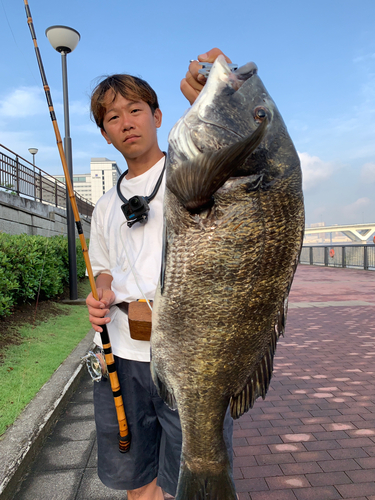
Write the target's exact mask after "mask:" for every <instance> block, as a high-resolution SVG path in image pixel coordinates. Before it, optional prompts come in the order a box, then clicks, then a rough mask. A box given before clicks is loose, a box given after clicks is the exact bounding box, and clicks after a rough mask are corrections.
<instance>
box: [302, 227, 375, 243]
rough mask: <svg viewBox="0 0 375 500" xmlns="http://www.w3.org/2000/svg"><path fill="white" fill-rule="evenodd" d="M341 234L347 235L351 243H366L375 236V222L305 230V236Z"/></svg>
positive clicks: (307, 228)
mask: <svg viewBox="0 0 375 500" xmlns="http://www.w3.org/2000/svg"><path fill="white" fill-rule="evenodd" d="M339 232H341V233H343V234H345V236H347V237H348V238H349V239H350V240H351V241H356V242H362V243H365V242H366V241H367V240H368V239H369V238H371V236H373V235H374V234H375V222H372V223H371V222H370V223H366V224H349V225H335V226H319V227H306V228H305V236H306V235H308V234H322V233H339Z"/></svg>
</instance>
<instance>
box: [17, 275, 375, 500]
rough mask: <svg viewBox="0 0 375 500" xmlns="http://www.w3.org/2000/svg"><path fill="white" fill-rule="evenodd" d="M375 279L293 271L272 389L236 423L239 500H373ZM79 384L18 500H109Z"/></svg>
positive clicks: (87, 395) (117, 495) (86, 385)
mask: <svg viewBox="0 0 375 500" xmlns="http://www.w3.org/2000/svg"><path fill="white" fill-rule="evenodd" d="M374 306H375V273H374V272H371V271H356V270H351V269H332V268H319V267H310V266H300V267H299V268H298V271H297V275H296V279H295V282H294V284H293V288H292V292H291V295H290V310H289V316H288V323H287V330H286V336H285V339H281V341H280V342H279V345H278V348H277V353H276V358H275V370H274V376H273V379H272V384H271V388H270V390H269V393H268V395H267V397H266V400H265V401H262V400H258V401H257V402H256V403H255V406H254V408H253V409H252V410H250V412H249V413H247V414H245V415H244V416H243V417H241V418H240V419H239V420H238V421H236V422H235V432H234V451H235V463H234V465H235V468H234V474H235V478H236V485H237V491H238V493H239V496H240V500H310V499H311V500H334V499H341V498H345V499H350V500H354V499H355V500H365V499H367V500H375V384H374V376H375V364H374V356H375V307H374ZM90 384H91V382H89V381H88V380H87V379H85V380H84V381H83V382H82V383H81V386H80V388H79V390H78V391H77V393H76V395H75V396H74V398H73V400H72V401H71V403H70V404H69V407H68V409H67V411H66V412H65V414H64V416H63V417H62V419H61V420H60V421H59V423H58V424H57V427H56V428H55V430H54V432H53V434H52V435H51V436H50V438H49V439H48V440H47V443H46V445H45V447H44V448H43V450H42V452H41V453H40V455H39V457H38V458H37V460H36V461H35V464H34V467H33V469H32V470H31V471H30V474H29V476H28V477H27V478H26V480H25V481H24V483H23V484H22V486H21V490H20V492H19V493H18V494H17V495H16V499H17V500H25V499H27V500H86V499H94V500H105V499H108V500H115V499H124V498H126V497H125V495H124V494H123V493H121V492H118V491H113V490H109V489H108V488H105V487H104V486H103V485H102V484H101V483H100V481H99V480H98V478H97V476H96V469H95V466H96V447H95V429H94V422H93V408H92V397H91V390H90Z"/></svg>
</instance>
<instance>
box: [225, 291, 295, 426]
mask: <svg viewBox="0 0 375 500" xmlns="http://www.w3.org/2000/svg"><path fill="white" fill-rule="evenodd" d="M286 311H287V299H286V298H285V300H283V304H282V306H281V307H280V309H279V311H278V313H277V316H276V318H275V322H274V327H273V329H272V331H271V341H270V344H269V346H268V350H267V352H266V354H265V355H264V356H263V358H262V359H261V361H260V363H258V366H257V367H256V368H255V370H254V371H253V372H252V374H251V375H250V377H249V379H248V380H247V382H246V384H245V387H244V388H243V389H242V391H240V392H239V393H237V394H235V395H233V396H232V397H231V399H230V412H231V415H232V417H233V418H240V416H241V415H243V414H244V413H246V412H247V411H248V410H249V409H250V408H252V407H253V406H254V403H255V400H256V399H257V398H258V397H259V396H262V398H263V399H264V398H265V397H266V393H267V391H268V388H269V385H270V382H271V377H272V372H273V357H274V355H275V351H276V344H277V341H278V339H279V337H280V335H284V330H285V323H286Z"/></svg>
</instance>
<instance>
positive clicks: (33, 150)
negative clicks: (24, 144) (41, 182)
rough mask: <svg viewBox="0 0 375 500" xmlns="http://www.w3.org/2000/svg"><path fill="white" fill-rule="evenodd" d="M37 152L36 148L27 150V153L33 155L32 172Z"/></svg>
mask: <svg viewBox="0 0 375 500" xmlns="http://www.w3.org/2000/svg"><path fill="white" fill-rule="evenodd" d="M37 152H38V150H37V148H29V153H30V154H32V155H33V165H34V172H35V155H36V154H37Z"/></svg>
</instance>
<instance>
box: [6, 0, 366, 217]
mask: <svg viewBox="0 0 375 500" xmlns="http://www.w3.org/2000/svg"><path fill="white" fill-rule="evenodd" d="M29 7H30V10H31V14H32V18H33V22H34V28H35V31H36V36H37V40H38V45H39V49H40V53H41V57H42V60H43V65H44V69H45V73H46V77H47V81H48V84H49V86H50V89H51V95H52V100H53V103H54V107H55V111H56V115H57V122H58V125H59V128H60V133H61V136H62V137H64V116H63V94H62V72H61V56H60V54H58V53H57V52H56V51H55V50H54V49H53V48H52V47H51V45H50V44H49V42H48V39H47V38H46V36H45V30H46V28H48V27H49V26H53V25H65V26H70V27H72V28H74V29H76V30H77V31H79V33H80V34H81V40H80V42H79V44H78V46H77V48H76V49H75V50H74V52H72V53H71V54H69V55H68V56H67V62H68V80H69V102H70V135H71V138H72V147H73V171H74V174H83V173H89V171H90V159H91V158H92V157H106V158H108V159H110V160H113V161H116V162H117V163H118V165H119V167H120V169H121V170H125V169H126V164H125V162H124V159H123V158H122V156H121V155H120V154H119V153H118V152H117V151H116V150H115V149H114V148H113V146H109V145H108V144H107V143H106V142H105V140H104V139H103V138H102V137H101V135H100V132H99V130H98V129H97V127H96V125H95V124H94V123H93V122H92V120H91V119H90V114H89V100H90V93H91V91H92V90H93V88H94V87H95V85H96V84H97V83H98V81H99V78H100V77H102V76H105V75H109V74H114V73H130V74H133V75H136V76H139V77H141V78H143V79H145V80H147V81H148V82H149V83H150V84H151V86H152V87H153V88H154V89H155V90H156V92H157V94H158V97H159V104H160V108H161V110H162V112H163V125H162V127H161V129H160V130H159V143H160V146H161V148H162V149H164V150H166V149H167V147H168V142H167V138H168V133H169V130H170V129H171V128H172V126H173V125H174V123H175V122H176V121H177V120H178V119H179V118H180V116H181V115H182V114H183V113H184V111H185V110H186V109H187V107H188V106H189V104H188V102H187V101H186V99H185V98H184V96H183V95H182V94H181V92H180V81H181V79H182V78H183V77H184V76H185V73H186V71H187V68H188V65H189V60H190V59H195V58H196V57H197V56H198V54H202V53H204V52H206V51H207V50H209V49H211V48H213V47H219V48H220V49H221V50H222V51H223V52H224V53H225V54H227V55H228V56H229V57H230V58H231V59H232V61H233V62H235V63H237V64H239V65H243V64H245V63H247V62H249V61H254V62H255V63H256V64H257V66H258V69H259V71H258V74H259V76H260V78H261V79H262V81H263V83H264V85H265V86H266V88H267V90H268V91H269V93H270V95H271V96H272V98H273V100H274V101H275V103H276V105H277V107H278V109H279V110H280V112H281V115H282V116H283V119H284V121H285V123H286V125H287V128H288V131H289V133H290V135H291V137H292V140H293V142H294V145H295V147H296V149H297V151H298V153H299V155H300V158H301V165H302V171H303V187H304V196H305V207H306V223H307V225H310V224H312V223H317V222H324V223H325V224H326V225H332V224H352V223H363V222H364V223H366V222H374V221H375V196H374V195H375V29H374V19H375V2H374V0H314V1H310V0H309V1H308V0H262V1H259V0H237V2H236V3H233V4H231V3H229V2H224V1H222V0H217V1H216V2H211V1H206V0H199V1H198V0H190V1H189V2H176V1H175V0H173V1H172V0H159V1H157V2H156V1H155V0H138V1H137V2H127V1H125V0H122V1H120V0H106V1H103V0H101V1H98V0H91V1H90V2H89V1H87V0H78V1H77V0H74V1H73V0H64V2H54V1H49V2H47V1H46V0H29ZM0 47H1V57H0V75H1V78H0V144H2V145H3V146H5V147H7V148H9V149H11V150H12V151H14V152H15V153H17V154H18V155H20V156H21V157H23V158H26V159H28V160H29V161H32V156H31V155H30V153H29V152H28V149H29V148H30V147H35V148H38V150H39V151H38V153H37V155H36V157H35V160H36V164H37V166H38V167H39V168H41V169H43V170H44V171H45V172H47V173H49V174H51V175H61V174H62V173H63V171H62V166H61V162H60V157H59V154H58V150H57V147H56V139H55V134H54V131H53V127H52V124H51V120H50V116H49V112H48V107H47V103H46V99H45V94H44V91H43V87H42V84H41V78H40V73H39V69H38V65H37V60H36V56H35V51H34V45H33V42H32V39H31V36H30V32H29V28H28V25H27V20H26V14H25V9H24V2H23V0H0Z"/></svg>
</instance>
